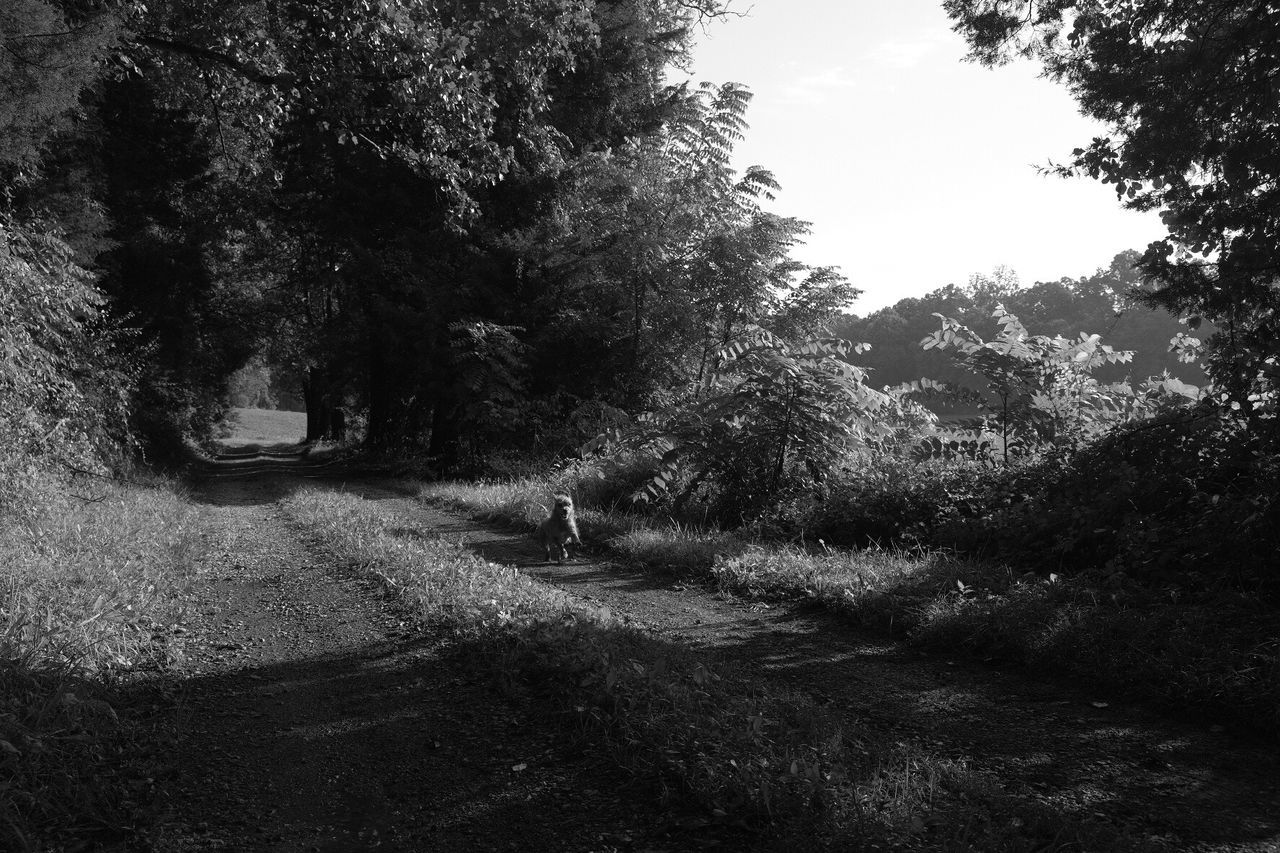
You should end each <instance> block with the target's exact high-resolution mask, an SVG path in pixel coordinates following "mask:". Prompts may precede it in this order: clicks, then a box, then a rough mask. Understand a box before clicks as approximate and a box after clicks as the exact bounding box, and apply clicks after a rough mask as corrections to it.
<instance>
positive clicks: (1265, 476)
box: [933, 407, 1280, 592]
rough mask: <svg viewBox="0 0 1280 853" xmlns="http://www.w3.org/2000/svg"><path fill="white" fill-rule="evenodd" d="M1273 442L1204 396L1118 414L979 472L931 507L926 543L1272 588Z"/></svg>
mask: <svg viewBox="0 0 1280 853" xmlns="http://www.w3.org/2000/svg"><path fill="white" fill-rule="evenodd" d="M1278 474H1280V454H1277V453H1276V451H1275V449H1274V448H1273V447H1271V446H1269V445H1268V444H1267V443H1266V442H1265V440H1264V439H1263V438H1262V437H1260V436H1258V435H1256V434H1254V433H1251V432H1250V431H1249V430H1248V429H1247V427H1246V425H1245V423H1244V422H1243V421H1241V420H1238V419H1235V418H1232V417H1225V416H1221V415H1219V414H1217V413H1215V412H1214V411H1212V410H1210V409H1208V408H1204V407H1202V408H1199V409H1194V410H1186V411H1183V412H1173V413H1169V414H1165V415H1162V416H1160V417H1158V418H1154V419H1152V420H1150V421H1147V422H1144V423H1138V424H1130V425H1125V426H1122V427H1120V428H1117V429H1115V430H1113V431H1112V432H1111V433H1109V434H1107V435H1106V436H1104V437H1102V438H1100V439H1098V440H1096V441H1094V442H1092V443H1091V444H1089V445H1087V446H1085V447H1083V448H1081V449H1080V450H1079V451H1078V452H1075V453H1071V454H1063V455H1058V456H1052V457H1048V458H1045V459H1043V460H1041V461H1038V462H1036V463H1033V464H1030V465H1027V466H1024V467H1021V468H1013V469H1009V470H1006V471H994V472H992V473H991V474H990V475H988V476H987V477H985V478H983V480H982V489H981V493H980V494H979V495H978V496H976V500H975V501H973V502H970V503H969V504H967V505H966V506H964V507H956V508H955V509H953V510H952V511H951V512H949V513H948V514H947V515H946V516H944V517H943V518H941V520H940V523H939V525H938V527H937V528H936V529H935V531H934V533H933V540H934V541H935V543H937V544H945V545H951V546H954V547H957V548H959V549H961V550H965V551H974V552H985V553H989V554H994V555H998V556H1001V557H1005V558H1009V559H1013V560H1017V561H1018V562H1019V563H1022V564H1031V565H1039V566H1047V567H1053V568H1055V569H1056V570H1059V571H1073V570H1080V569H1092V570H1103V571H1105V572H1106V574H1107V575H1109V576H1110V577H1111V579H1112V580H1113V582H1116V583H1121V582H1123V581H1124V580H1125V579H1126V578H1129V577H1132V578H1136V579H1139V580H1142V581H1144V582H1155V583H1160V584H1171V585H1177V586H1180V587H1186V588H1188V589H1200V588H1204V587H1207V586H1219V585H1221V584H1223V583H1228V582H1229V583H1233V584H1239V585H1243V586H1245V587H1246V588H1257V587H1259V586H1262V587H1265V588H1267V589H1269V590H1271V591H1272V592H1274V591H1275V590H1276V589H1277V584H1276V581H1277V580H1280V575H1278V574H1277V572H1276V570H1275V568H1274V566H1273V563H1274V556H1275V553H1276V551H1277V548H1280V535H1278V531H1280V527H1278V522H1280V501H1277V495H1276V487H1275V484H1276V482H1277V475H1278Z"/></svg>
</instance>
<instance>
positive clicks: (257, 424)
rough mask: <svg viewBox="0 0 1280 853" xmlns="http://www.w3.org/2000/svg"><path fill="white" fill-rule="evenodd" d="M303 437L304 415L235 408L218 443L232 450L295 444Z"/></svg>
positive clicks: (305, 416)
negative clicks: (258, 445) (256, 446)
mask: <svg viewBox="0 0 1280 853" xmlns="http://www.w3.org/2000/svg"><path fill="white" fill-rule="evenodd" d="M306 435H307V414H306V412H285V411H278V410H276V409H239V408H237V409H232V410H231V411H230V413H229V414H228V415H227V419H226V421H224V423H223V426H222V431H221V434H220V435H219V441H220V442H221V443H222V444H224V445H225V446H227V447H229V448H233V449H234V448H237V447H245V446H248V445H255V444H264V445H271V444H297V443H298V442H300V441H302V440H303V439H304V438H306Z"/></svg>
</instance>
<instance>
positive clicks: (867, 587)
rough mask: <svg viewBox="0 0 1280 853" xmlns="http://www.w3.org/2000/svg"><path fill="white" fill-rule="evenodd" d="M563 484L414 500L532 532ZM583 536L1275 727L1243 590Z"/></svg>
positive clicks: (689, 534)
mask: <svg viewBox="0 0 1280 853" xmlns="http://www.w3.org/2000/svg"><path fill="white" fill-rule="evenodd" d="M570 485H571V484H564V483H553V482H550V481H547V480H540V479H528V480H522V481H517V482H513V483H501V484H486V483H480V484H476V483H461V482H452V483H433V484H428V485H426V486H424V487H423V489H422V492H421V497H422V499H423V500H426V501H428V502H432V503H438V504H442V505H446V506H449V507H453V508H456V509H460V510H462V511H464V512H467V513H469V514H470V515H472V516H473V517H475V518H478V519H483V520H488V521H499V522H503V523H506V524H513V525H516V526H519V527H523V528H531V526H532V525H533V524H534V523H536V519H538V518H539V517H540V514H541V512H542V509H541V507H542V505H543V504H544V503H545V502H546V500H547V496H548V495H549V494H550V493H551V492H552V491H553V489H557V488H558V489H561V490H563V489H565V488H567V487H569V486H570ZM582 527H583V535H584V537H586V538H587V539H588V540H589V541H591V542H594V543H596V544H602V545H604V546H606V547H607V548H609V549H610V550H611V551H612V552H613V553H615V554H616V555H617V556H618V557H619V558H620V559H623V560H627V561H629V562H632V563H636V564H639V565H643V566H645V567H648V568H651V569H655V570H665V571H673V572H677V573H682V574H689V575H694V576H702V577H705V578H708V579H710V580H712V581H713V582H715V583H716V584H718V585H719V586H720V587H721V588H722V589H726V590H729V591H732V592H734V593H736V594H739V595H743V596H746V597H752V598H760V599H774V600H776V599H793V600H794V599H805V600H810V601H813V602H815V603H818V604H820V605H822V606H823V607H825V608H827V609H830V610H832V611H834V612H837V613H840V614H842V615H844V616H846V617H848V618H850V619H852V620H854V621H856V622H857V623H859V624H862V625H866V626H869V627H873V628H876V629H879V630H890V631H893V632H894V633H896V634H899V635H902V636H906V637H908V638H909V639H911V640H912V641H914V642H916V643H919V644H921V645H923V646H926V647H934V648H939V649H946V650H948V651H949V652H950V651H954V650H955V649H957V648H960V649H964V650H967V651H969V652H971V653H973V654H975V655H978V656H982V657H990V656H995V657H999V658H1001V659H1005V660H1010V661H1014V662H1017V663H1021V664H1025V665H1028V666H1031V667H1035V668H1036V669H1037V670H1040V671H1056V672H1059V673H1062V674H1065V675H1068V676H1070V677H1076V678H1080V679H1084V680H1087V681H1088V683H1089V684H1090V686H1091V687H1093V688H1095V689H1100V690H1104V691H1106V692H1108V693H1113V694H1117V695H1128V696H1133V697H1136V698H1141V699H1145V700H1148V701H1152V702H1154V703H1155V704H1158V705H1163V706H1166V707H1170V708H1173V709H1176V710H1178V711H1180V712H1181V711H1185V710H1187V709H1194V710H1197V711H1199V712H1201V713H1203V714H1205V715H1206V716H1209V717H1211V718H1212V719H1214V721H1216V722H1226V723H1233V724H1237V725H1241V726H1243V727H1247V728H1249V729H1252V730H1254V731H1258V732H1261V733H1263V734H1265V735H1267V736H1270V737H1275V736H1277V735H1280V614H1276V613H1274V612H1269V611H1267V610H1266V609H1265V608H1264V607H1263V606H1262V605H1259V604H1258V603H1257V602H1255V601H1250V600H1249V599H1247V598H1246V597H1244V596H1228V595H1223V596H1220V597H1218V598H1216V599H1214V600H1212V601H1203V600H1201V601H1186V600H1181V599H1180V598H1179V597H1178V595H1177V594H1176V593H1170V592H1169V591H1162V590H1152V589H1148V588H1142V587H1138V586H1136V585H1133V584H1129V585H1126V586H1110V587H1106V586H1098V585H1097V584H1096V583H1093V582H1091V581H1090V579H1088V578H1082V577H1061V576H1047V577H1046V576H1044V575H1039V574H1033V573H1020V572H1016V571H1013V570H1012V569H1010V568H1009V567H1007V566H1003V565H998V564H993V563H984V562H981V561H973V560H957V559H952V558H950V557H948V556H946V555H945V554H940V553H934V554H928V555H919V556H917V555H907V554H898V553H891V552H885V551H874V550H867V551H856V552H841V551H827V552H821V553H811V552H807V551H802V550H800V549H797V548H791V547H785V546H771V545H762V544H752V543H749V542H747V541H745V540H743V539H741V538H738V537H735V536H734V535H732V534H728V533H723V532H717V531H698V530H690V529H687V528H682V527H680V526H678V525H671V526H668V527H665V528H664V527H658V526H646V525H645V524H644V522H643V520H642V519H639V518H637V517H634V516H626V515H623V514H621V513H617V512H613V513H603V512H599V511H595V510H592V509H590V508H589V507H588V508H587V509H585V510H584V511H583V512H582Z"/></svg>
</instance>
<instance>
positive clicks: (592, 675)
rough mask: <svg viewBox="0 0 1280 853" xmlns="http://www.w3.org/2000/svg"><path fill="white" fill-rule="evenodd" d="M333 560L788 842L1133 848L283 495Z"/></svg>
mask: <svg viewBox="0 0 1280 853" xmlns="http://www.w3.org/2000/svg"><path fill="white" fill-rule="evenodd" d="M284 509H285V511H286V513H287V514H288V515H289V516H290V518H291V519H292V520H293V521H294V523H295V524H297V525H298V526H299V527H301V528H302V529H303V531H304V532H305V533H306V534H307V535H309V536H310V537H312V538H313V539H314V540H315V541H316V542H317V543H318V544H319V545H321V546H322V547H324V548H325V549H327V550H328V551H329V552H330V553H332V554H333V555H334V556H335V557H336V558H337V559H339V560H340V561H343V562H345V563H347V564H350V565H352V566H354V567H356V568H358V569H359V570H361V571H363V572H365V573H368V574H371V575H373V576H375V577H377V578H379V579H380V580H381V582H382V583H383V585H384V586H385V587H386V588H387V589H389V590H392V591H394V592H395V593H396V594H398V595H399V596H400V597H401V598H402V600H404V601H405V602H406V603H407V604H409V605H410V606H412V607H415V608H417V609H418V611H419V612H420V613H421V614H422V616H423V618H424V619H425V620H426V621H428V622H430V623H433V624H434V625H436V626H437V627H439V628H442V629H445V630H448V631H450V632H452V633H453V634H454V635H455V636H456V637H457V638H458V642H459V644H460V645H461V646H463V647H464V648H467V649H470V654H469V657H468V660H469V661H471V662H472V664H473V665H476V666H481V667H485V668H487V669H488V670H489V671H490V672H491V673H492V675H493V676H494V677H495V680H497V681H500V682H502V683H504V684H510V683H513V682H514V683H517V684H522V685H523V686H524V687H525V688H527V689H528V690H530V692H531V693H532V694H533V695H536V696H537V697H539V700H540V701H541V702H544V703H545V705H546V708H547V711H548V713H549V714H550V715H552V716H554V717H557V718H559V719H562V720H565V721H566V727H567V729H568V730H569V731H571V732H577V733H580V734H581V735H582V736H585V737H588V738H591V739H592V740H593V741H594V742H596V743H598V744H599V745H600V747H601V748H602V749H603V750H604V751H605V752H606V754H608V755H609V756H610V757H611V758H612V759H613V760H614V761H616V762H617V763H619V764H620V765H622V766H624V767H627V768H629V769H630V770H631V771H632V772H634V773H635V774H636V775H637V776H638V777H640V778H643V779H647V780H649V781H651V782H653V783H655V784H656V785H657V786H658V787H659V788H664V789H674V790H678V791H680V792H682V793H683V794H684V795H685V797H686V798H692V799H693V800H694V801H696V802H697V803H699V804H700V805H701V806H702V807H703V808H705V809H706V810H707V811H708V812H709V813H710V814H712V815H715V816H717V817H720V818H722V819H724V820H725V821H726V822H732V823H736V822H742V823H746V824H748V825H751V826H754V827H757V828H768V829H770V830H771V831H774V832H777V833H785V837H786V838H787V841H788V843H793V842H794V843H805V844H810V845H814V846H817V847H824V846H828V845H830V846H834V847H836V848H837V849H864V847H865V846H866V845H867V844H870V843H875V842H881V843H888V844H899V845H901V846H903V847H904V848H906V849H911V848H918V849H939V845H943V846H945V847H946V848H947V849H956V850H965V849H982V850H1020V849H1033V848H1034V849H1045V850H1058V849H1080V848H1081V846H1083V847H1086V848H1087V849H1092V850H1108V849H1117V850H1118V849H1139V848H1136V847H1134V844H1133V842H1132V840H1131V839H1130V840H1126V841H1125V843H1124V844H1121V843H1120V841H1119V840H1117V839H1115V838H1113V837H1110V836H1109V835H1108V832H1109V830H1107V829H1105V828H1102V827H1084V826H1082V825H1079V824H1077V823H1075V822H1074V821H1072V820H1071V819H1069V818H1066V817H1064V816H1062V815H1060V814H1058V813H1056V812H1053V811H1050V810H1048V809H1046V808H1045V807H1043V806H1041V805H1039V804H1037V803H1035V802H1033V801H1030V800H1020V799H1016V798H1014V797H1011V796H1009V795H1007V794H1005V793H1003V791H1002V790H1001V788H1000V786H999V783H998V781H997V780H993V779H990V778H987V777H984V776H982V775H980V774H977V773H974V772H972V771H970V770H968V769H967V768H965V767H964V766H963V765H961V764H959V763H957V762H955V761H952V760H947V759H940V758H937V757H935V756H930V755H927V754H923V753H921V752H920V751H918V750H916V749H915V748H913V747H910V746H908V745H903V744H900V743H894V742H891V741H888V740H886V739H885V738H883V737H882V736H880V735H878V734H876V733H874V732H873V731H870V730H866V731H858V732H850V731H847V730H845V731H841V730H840V729H839V728H838V727H837V726H836V724H835V722H834V717H832V716H830V715H829V714H828V713H827V712H825V711H823V710H822V709H820V708H818V707H815V706H814V705H813V704H812V703H811V702H810V701H808V700H807V699H806V698H804V697H800V696H796V695H789V694H782V693H772V692H767V691H765V690H763V689H762V688H761V687H760V686H759V685H756V684H752V683H751V682H750V681H749V680H748V679H746V678H744V677H742V676H740V675H738V674H735V673H733V672H721V671H717V670H716V668H715V666H714V665H713V664H711V663H710V662H709V661H708V660H707V659H706V658H704V657H702V656H700V655H699V654H697V653H695V652H693V651H691V650H689V649H687V648H683V647H680V646H677V645H673V644H671V643H668V642H664V641H662V640H660V639H658V638H656V637H654V636H652V635H650V634H647V633H645V632H642V631H639V630H637V629H635V628H633V627H630V626H628V625H626V624H624V623H622V622H620V621H619V620H618V619H616V618H615V617H614V616H613V615H612V614H610V613H609V612H607V611H602V610H600V609H596V608H593V607H590V606H587V605H584V604H582V603H579V602H577V601H575V600H572V599H570V598H568V597H566V596H565V595H564V594H563V593H561V592H559V591H557V590H556V589H554V588H553V587H549V586H546V585H544V584H541V583H539V582H537V581H534V580H532V579H530V578H529V577H527V576H525V575H523V574H521V573H519V572H518V571H516V570H515V569H513V568H511V567H507V566H500V565H495V564H492V563H488V562H486V561H484V560H483V559H481V558H479V557H477V556H476V555H474V554H473V553H471V552H470V551H468V550H467V549H466V548H465V547H464V546H461V545H459V544H456V543H450V542H446V541H444V540H439V539H437V540H432V539H424V538H421V537H418V536H406V535H404V518H403V517H401V516H399V515H398V514H395V513H394V512H392V511H389V510H386V509H383V508H381V507H379V506H378V505H376V504H374V503H371V502H368V501H363V500H361V499H360V498H358V497H355V496H352V495H350V494H342V493H334V492H327V491H321V490H311V491H305V492H302V493H299V494H297V495H295V496H293V497H291V498H290V499H289V500H288V501H286V503H285V504H284Z"/></svg>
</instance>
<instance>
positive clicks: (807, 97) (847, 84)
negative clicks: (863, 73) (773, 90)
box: [778, 65, 859, 106]
mask: <svg viewBox="0 0 1280 853" xmlns="http://www.w3.org/2000/svg"><path fill="white" fill-rule="evenodd" d="M858 85H859V84H858V76H857V75H856V74H855V73H854V72H852V71H850V70H849V69H847V68H844V67H843V66H839V65H837V66H835V67H832V68H828V69H826V70H825V71H819V72H818V73H816V74H805V75H803V76H801V77H797V78H795V79H794V80H791V81H789V82H786V83H783V84H782V85H781V86H780V87H779V90H778V92H779V96H780V100H782V101H783V102H784V103H789V104H802V105H804V106H817V105H819V104H825V103H826V102H827V101H828V100H829V99H830V97H831V95H832V94H834V93H836V92H839V91H840V90H842V89H856V88H857V87H858Z"/></svg>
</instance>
